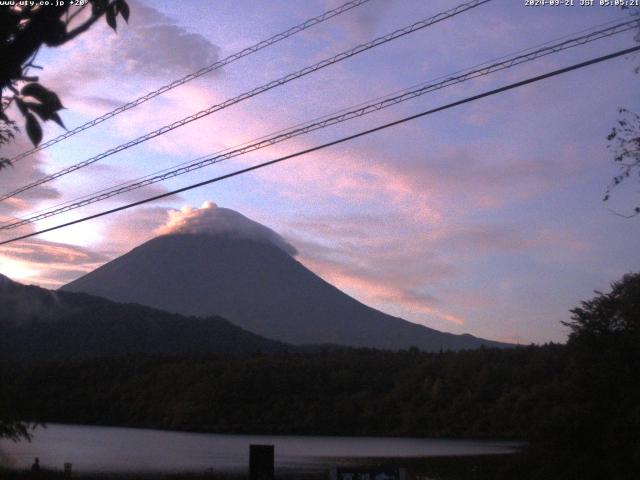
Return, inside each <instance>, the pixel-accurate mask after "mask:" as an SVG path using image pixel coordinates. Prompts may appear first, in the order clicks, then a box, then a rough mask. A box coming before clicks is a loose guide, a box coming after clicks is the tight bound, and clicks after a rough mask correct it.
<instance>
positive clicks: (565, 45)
mask: <svg viewBox="0 0 640 480" xmlns="http://www.w3.org/2000/svg"><path fill="white" fill-rule="evenodd" d="M638 25H640V21H638V20H631V21H626V22H622V23H620V24H618V25H614V26H611V27H609V28H605V29H601V30H598V31H594V32H591V33H589V34H587V35H582V36H579V37H575V38H572V39H569V40H566V41H564V42H560V43H556V44H553V45H548V46H546V47H544V48H540V49H538V50H535V51H531V52H528V53H526V54H523V55H516V56H513V57H510V58H506V59H505V60H503V61H501V62H497V63H493V64H490V65H488V66H484V67H482V68H476V69H471V70H469V71H466V73H464V74H462V75H457V76H455V75H454V76H450V77H448V78H446V79H445V80H443V81H440V82H437V83H430V84H422V85H419V86H418V87H417V88H414V89H412V90H404V91H401V92H400V93H399V94H397V95H395V96H387V97H382V98H383V99H382V100H380V101H374V102H372V103H369V104H361V105H359V106H358V107H357V108H355V109H353V110H347V111H344V110H342V111H340V112H339V113H338V114H335V115H333V116H331V115H328V116H324V117H321V118H320V119H319V120H317V121H311V123H307V124H303V125H302V126H300V125H297V126H295V127H292V128H290V129H287V130H281V131H279V132H276V133H275V134H273V135H272V136H264V137H261V138H259V139H257V140H256V141H254V142H253V143H245V144H243V145H242V146H240V147H238V148H234V149H227V150H223V151H222V152H216V153H214V154H212V155H208V156H204V157H200V158H198V159H196V160H192V161H191V162H187V163H186V164H183V165H180V166H178V167H177V168H174V169H172V170H171V169H165V170H163V171H162V172H160V173H158V174H155V175H153V174H152V175H149V176H146V177H144V178H143V179H141V180H139V181H135V182H127V183H126V184H125V185H122V186H116V187H115V188H111V189H106V190H103V191H100V192H96V194H94V195H90V196H85V197H83V198H82V199H80V200H78V201H74V202H68V203H67V204H65V205H64V206H61V207H58V208H55V207H53V208H51V209H49V210H48V211H47V212H45V213H37V212H36V213H34V214H33V215H31V216H29V217H27V218H23V219H18V220H17V221H9V222H5V223H4V224H0V230H10V229H14V228H18V227H20V226H23V225H26V224H29V223H33V222H36V221H38V220H43V219H45V218H49V217H52V216H56V215H60V214H62V213H65V212H68V211H71V210H75V209H77V208H81V207H84V206H86V205H90V204H92V203H96V202H99V201H102V200H106V199H108V198H111V197H114V196H116V195H121V194H123V193H126V192H130V191H133V190H137V189H140V188H143V187H146V186H149V185H152V184H154V183H158V182H162V181H164V180H167V179H169V178H173V177H177V176H180V175H184V174H186V173H189V172H192V171H194V170H198V169H200V168H204V167H207V166H209V165H212V164H216V163H219V162H222V161H224V160H228V159H230V158H233V157H237V156H240V155H243V154H246V153H249V152H253V151H256V150H259V149H262V148H265V147H269V146H271V145H275V144H277V143H280V142H282V141H285V140H289V139H291V138H294V137H297V136H299V135H304V134H307V133H310V132H313V131H315V130H319V129H322V128H326V127H329V126H331V125H335V124H338V123H342V122H345V121H348V120H351V119H353V118H357V117H361V116H364V115H367V114H369V113H373V112H376V111H379V110H382V109H385V108H388V107H391V106H393V105H397V104H399V103H402V102H405V101H408V100H412V99H415V98H417V97H420V96H422V95H425V94H427V93H430V92H433V91H436V90H440V89H442V88H446V87H449V86H451V85H455V84H458V83H462V82H465V81H468V80H472V79H474V78H478V77H481V76H485V75H489V74H492V73H495V72H498V71H501V70H505V69H508V68H512V67H514V66H517V65H520V64H522V63H525V62H530V61H533V60H536V59H538V58H541V57H544V56H547V55H551V54H554V53H557V52H559V51H562V50H566V49H569V48H573V47H576V46H580V45H584V44H586V43H589V42H593V41H596V40H600V39H602V38H606V37H610V36H612V35H616V34H620V33H623V32H626V31H629V30H631V29H634V28H636V27H637V26H638ZM472 68H473V67H472ZM376 100H378V99H376Z"/></svg>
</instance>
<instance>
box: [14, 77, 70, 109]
mask: <svg viewBox="0 0 640 480" xmlns="http://www.w3.org/2000/svg"><path fill="white" fill-rule="evenodd" d="M20 93H21V94H22V95H26V96H29V97H33V98H35V99H36V100H40V101H41V102H42V103H44V104H45V105H47V106H48V107H49V108H51V110H53V111H57V110H61V109H63V108H64V106H63V105H62V102H60V98H59V97H58V95H56V93H55V92H52V91H51V90H49V89H48V88H45V87H43V86H42V85H40V84H39V83H28V84H27V85H25V86H24V87H22V90H20Z"/></svg>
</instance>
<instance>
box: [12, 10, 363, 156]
mask: <svg viewBox="0 0 640 480" xmlns="http://www.w3.org/2000/svg"><path fill="white" fill-rule="evenodd" d="M368 1H370V0H351V1H349V2H346V3H344V4H343V5H341V6H339V7H337V8H334V9H332V10H327V11H326V12H324V13H323V14H322V15H319V16H317V17H313V18H310V19H308V20H305V21H304V22H302V23H300V24H298V25H296V26H294V27H291V28H289V29H288V30H285V31H284V32H281V33H278V34H276V35H273V36H272V37H269V38H267V39H266V40H262V41H261V42H258V43H256V44H255V45H252V46H250V47H247V48H245V49H244V50H241V51H239V52H236V53H234V54H232V55H229V56H228V57H226V58H223V59H222V60H218V61H217V62H215V63H212V64H211V65H209V66H206V67H203V68H201V69H200V70H198V71H197V72H194V73H190V74H189V75H186V76H184V77H182V78H180V79H178V80H174V81H173V82H171V83H168V84H166V85H163V86H162V87H160V88H158V89H157V90H154V91H152V92H149V93H147V94H146V95H144V96H142V97H140V98H137V99H135V100H132V101H131V102H129V103H125V104H124V105H121V106H119V107H118V108H116V109H114V110H111V111H110V112H107V113H105V114H104V115H101V116H100V117H97V118H94V119H93V120H90V121H88V122H86V123H84V124H82V125H80V126H78V127H76V128H74V129H72V130H69V131H67V132H65V133H63V134H61V135H59V136H57V137H55V138H52V139H51V140H49V141H47V142H44V143H41V144H40V145H38V146H37V147H35V148H32V149H31V150H27V151H25V152H22V153H20V154H19V155H16V156H15V157H13V158H11V159H10V161H11V162H17V161H19V160H22V159H23V158H25V157H28V156H29V155H31V154H32V153H35V152H38V151H40V150H44V149H45V148H48V147H50V146H52V145H55V144H56V143H59V142H61V141H63V140H65V139H67V138H69V137H72V136H74V135H76V134H78V133H80V132H82V131H84V130H86V129H88V128H91V127H93V126H95V125H98V124H99V123H102V122H104V121H105V120H108V119H110V118H112V117H115V116H116V115H119V114H120V113H122V112H125V111H127V110H130V109H132V108H134V107H137V106H138V105H141V104H143V103H145V102H147V101H148V100H151V99H152V98H155V97H157V96H158V95H162V94H163V93H166V92H168V91H169V90H173V89H174V88H176V87H179V86H180V85H184V84H185V83H187V82H190V81H191V80H195V79H196V78H199V77H201V76H203V75H205V74H207V73H210V72H212V71H214V70H217V69H219V68H222V67H224V66H225V65H229V64H230V63H233V62H235V61H236V60H239V59H241V58H243V57H246V56H248V55H251V54H253V53H256V52H258V51H260V50H262V49H264V48H267V47H269V46H271V45H273V44H274V43H277V42H279V41H281V40H284V39H286V38H289V37H291V36H293V35H295V34H296V33H300V32H302V31H303V30H306V29H308V28H311V27H313V26H315V25H318V24H319V23H322V22H324V21H326V20H329V19H330V18H333V17H335V16H338V15H340V14H342V13H345V12H347V11H349V10H351V9H353V8H355V7H359V6H360V5H362V4H363V3H366V2H368Z"/></svg>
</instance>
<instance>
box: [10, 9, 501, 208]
mask: <svg viewBox="0 0 640 480" xmlns="http://www.w3.org/2000/svg"><path fill="white" fill-rule="evenodd" d="M490 1H491V0H472V1H470V2H467V3H463V4H461V5H458V6H457V7H454V8H452V9H450V10H447V11H445V12H442V13H439V14H437V15H434V16H432V17H429V18H426V19H423V20H420V21H419V22H416V23H414V24H412V25H409V26H407V27H404V28H401V29H399V30H396V31H394V32H392V33H389V34H387V35H384V36H382V37H378V38H376V39H374V40H372V41H370V42H368V43H364V44H361V45H358V46H357V47H354V48H352V49H350V50H347V51H344V52H342V53H339V54H338V55H335V56H333V57H331V58H328V59H325V60H322V61H321V62H318V63H315V64H313V65H310V66H307V67H305V68H303V69H302V70H298V71H297V72H295V73H290V74H288V75H285V76H284V77H281V78H279V79H277V80H273V81H271V82H269V83H266V84H264V85H262V86H260V87H257V88H254V89H253V90H250V91H248V92H245V93H242V94H241V95H238V96H237V97H234V98H231V99H229V100H226V101H224V102H223V103H219V104H217V105H212V106H211V107H209V108H207V109H205V110H201V111H199V112H197V113H194V114H193V115H190V116H188V117H185V118H183V119H182V120H178V121H176V122H173V123H171V124H169V125H165V126H164V127H161V128H159V129H157V130H154V131H153V132H150V133H147V134H146V135H142V136H141V137H138V138H136V139H134V140H131V141H129V142H127V143H124V144H122V145H119V146H117V147H114V148H111V149H109V150H107V151H105V152H103V153H101V154H99V155H96V156H94V157H91V158H89V159H87V160H84V161H82V162H79V163H76V164H74V165H71V166H69V167H66V168H64V169H62V170H60V171H58V172H56V173H53V174H51V175H47V176H45V177H42V178H40V179H39V180H36V181H34V182H32V183H30V184H28V185H25V186H23V187H20V188H18V189H17V190H14V191H12V192H9V193H6V194H4V195H2V196H0V201H3V200H6V199H8V198H11V197H14V196H15V195H18V194H19V193H22V192H25V191H27V190H31V189H32V188H34V187H37V186H39V185H42V184H44V183H47V182H50V181H52V180H55V179H56V178H59V177H62V176H63V175H67V174H69V173H71V172H74V171H76V170H79V169H81V168H84V167H86V166H88V165H91V164H93V163H95V162H97V161H99V160H102V159H104V158H106V157H109V156H111V155H113V154H115V153H118V152H121V151H123V150H127V149H128V148H131V147H133V146H135V145H138V144H140V143H143V142H146V141H147V140H150V139H152V138H155V137H158V136H160V135H164V134H165V133H167V132H170V131H172V130H175V129H176V128H179V127H182V126H184V125H186V124H188V123H191V122H194V121H196V120H199V119H201V118H203V117H206V116H207V115H211V114H212V113H214V112H217V111H219V110H223V109H225V108H227V107H229V106H231V105H234V104H236V103H239V102H242V101H243V100H246V99H248V98H251V97H254V96H256V95H259V94H261V93H264V92H266V91H268V90H271V89H273V88H276V87H278V86H280V85H284V84H286V83H288V82H291V81H292V80H295V79H298V78H300V77H304V76H306V75H309V74H310V73H313V72H316V71H318V70H320V69H322V68H325V67H328V66H329V65H333V64H334V63H338V62H341V61H343V60H346V59H347V58H350V57H353V56H354V55H357V54H359V53H362V52H364V51H367V50H370V49H372V48H375V47H378V46H380V45H383V44H385V43H388V42H391V41H392V40H395V39H397V38H400V37H403V36H405V35H409V34H411V33H414V32H416V31H418V30H422V29H423V28H426V27H429V26H431V25H433V24H435V23H438V22H441V21H443V20H446V19H448V18H451V17H454V16H456V15H459V14H461V13H463V12H466V11H467V10H470V9H472V8H476V7H478V6H480V5H483V4H485V3H488V2H490Z"/></svg>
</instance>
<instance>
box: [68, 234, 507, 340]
mask: <svg viewBox="0 0 640 480" xmlns="http://www.w3.org/2000/svg"><path fill="white" fill-rule="evenodd" d="M62 290H63V291H74V292H87V293H91V294H93V295H98V296H102V297H105V298H109V299H111V300H114V301H118V302H136V303H140V304H143V305H148V306H151V307H154V308H159V309H162V310H166V311H168V312H175V313H181V314H184V315H195V316H207V315H212V314H217V315H221V316H223V317H225V318H228V319H229V320H230V321H231V322H233V323H235V324H237V325H240V326H241V327H243V328H246V329H248V330H250V331H252V332H255V333H257V334H259V335H263V336H265V337H268V338H273V339H277V340H280V341H284V342H288V343H294V344H307V343H332V344H338V345H349V346H357V347H375V348H386V349H402V348H408V347H411V346H416V347H418V348H421V349H424V350H427V351H437V350H439V349H441V348H442V349H445V350H448V349H451V350H459V349H464V348H476V347H479V346H480V345H486V346H506V345H505V344H500V343H497V342H491V341H488V340H482V339H479V338H476V337H473V336H471V335H453V334H448V333H443V332H439V331H437V330H433V329H430V328H427V327H424V326H421V325H417V324H413V323H410V322H407V321H405V320H402V319H400V318H396V317H392V316H390V315H386V314H384V313H382V312H379V311H377V310H375V309H373V308H370V307H368V306H366V305H364V304H362V303H360V302H358V301H357V300H355V299H353V298H351V297H349V296H348V295H346V294H345V293H343V292H341V291H340V290H338V289H337V288H335V287H333V286H332V285H330V284H329V283H327V282H325V281H324V280H322V279H321V278H319V277H318V276H317V275H315V274H314V273H312V272H311V271H310V270H308V269H307V268H306V267H304V266H303V265H302V264H300V263H299V262H297V261H296V260H295V259H294V258H292V257H291V256H290V255H289V254H288V253H287V252H285V251H284V250H283V249H282V248H278V247H277V246H275V245H272V244H269V243H268V242H262V241H258V240H255V239H248V238H243V237H240V236H237V235H231V234H228V233H221V234H215V235H209V234H172V235H165V236H161V237H157V238H154V239H153V240H150V241H148V242H147V243H145V244H143V245H141V246H139V247H137V248H135V249H134V250H132V251H131V252H129V253H127V254H125V255H123V256H121V257H119V258H117V259H115V260H113V261H111V262H109V263H107V264H105V265H103V266H102V267H100V268H98V269H96V270H95V271H93V272H91V273H89V274H88V275H85V276H84V277H81V278H79V279H78V280H75V281H73V282H71V283H69V284H67V285H66V286H64V287H63V288H62Z"/></svg>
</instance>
